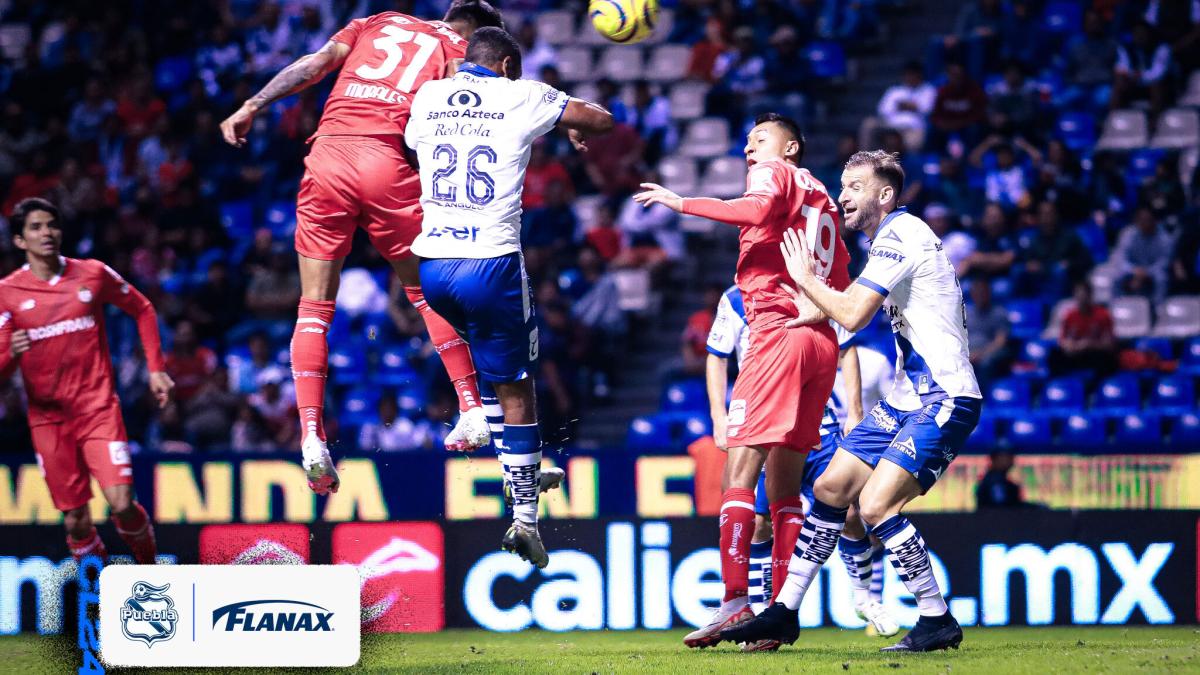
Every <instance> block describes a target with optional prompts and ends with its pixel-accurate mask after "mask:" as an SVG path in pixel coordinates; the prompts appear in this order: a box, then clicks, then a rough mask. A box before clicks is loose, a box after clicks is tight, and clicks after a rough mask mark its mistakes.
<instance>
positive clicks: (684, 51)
mask: <svg viewBox="0 0 1200 675" xmlns="http://www.w3.org/2000/svg"><path fill="white" fill-rule="evenodd" d="M691 58H692V50H691V49H690V48H688V47H685V46H684V45H662V46H661V47H655V48H654V51H652V52H650V60H649V62H648V63H647V64H646V79H648V80H650V81H652V82H663V83H675V82H680V81H682V80H683V78H684V77H685V76H686V75H687V67H688V62H689V61H690V60H691Z"/></svg>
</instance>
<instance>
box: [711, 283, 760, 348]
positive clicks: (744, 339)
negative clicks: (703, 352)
mask: <svg viewBox="0 0 1200 675" xmlns="http://www.w3.org/2000/svg"><path fill="white" fill-rule="evenodd" d="M749 344H750V325H749V324H748V323H746V308H745V306H744V305H742V292H741V291H739V290H738V287H737V286H736V285H734V286H730V287H729V288H727V289H725V293H723V294H722V295H721V302H720V303H718V304H717V314H716V316H714V317H713V323H712V328H711V329H710V330H709V331H708V344H707V348H708V353H709V354H715V355H717V356H719V357H721V358H723V359H727V358H729V357H730V356H734V355H735V354H736V355H737V364H738V367H739V368H741V367H742V358H743V357H744V356H745V354H746V347H747V346H748V345H749Z"/></svg>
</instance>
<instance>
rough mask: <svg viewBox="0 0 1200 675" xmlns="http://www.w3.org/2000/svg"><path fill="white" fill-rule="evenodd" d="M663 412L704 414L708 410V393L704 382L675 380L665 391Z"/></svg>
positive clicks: (691, 379)
mask: <svg viewBox="0 0 1200 675" xmlns="http://www.w3.org/2000/svg"><path fill="white" fill-rule="evenodd" d="M662 410H663V412H703V411H705V410H708V392H707V391H705V389H704V380H702V379H700V378H689V379H686V380H675V381H673V382H671V383H669V384H668V385H667V387H666V389H664V390H663V396H662Z"/></svg>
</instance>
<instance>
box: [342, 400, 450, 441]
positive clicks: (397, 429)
mask: <svg viewBox="0 0 1200 675" xmlns="http://www.w3.org/2000/svg"><path fill="white" fill-rule="evenodd" d="M378 413H379V419H378V420H377V421H376V420H372V421H370V422H367V423H366V424H364V425H362V428H361V429H359V431H358V449H359V450H383V451H384V452H400V451H407V450H422V449H424V448H431V447H433V434H432V429H430V428H429V426H428V425H417V424H414V423H413V421H412V420H410V419H408V418H407V417H401V416H400V408H399V406H397V405H396V395H395V394H392V393H385V394H384V395H383V396H380V397H379V408H378Z"/></svg>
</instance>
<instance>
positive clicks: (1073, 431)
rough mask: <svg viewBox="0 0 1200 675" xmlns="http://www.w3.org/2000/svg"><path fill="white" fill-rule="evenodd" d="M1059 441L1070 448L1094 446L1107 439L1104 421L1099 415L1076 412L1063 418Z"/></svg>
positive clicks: (1103, 442) (1102, 443)
mask: <svg viewBox="0 0 1200 675" xmlns="http://www.w3.org/2000/svg"><path fill="white" fill-rule="evenodd" d="M1058 438H1059V443H1061V444H1062V445H1064V446H1067V447H1070V448H1094V447H1097V446H1101V445H1104V444H1105V442H1107V440H1108V432H1107V431H1106V429H1105V421H1104V419H1103V418H1101V417H1092V416H1091V415H1084V414H1077V415H1070V416H1068V417H1067V418H1066V419H1065V420H1063V425H1062V431H1061V432H1060V433H1059V437H1058Z"/></svg>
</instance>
